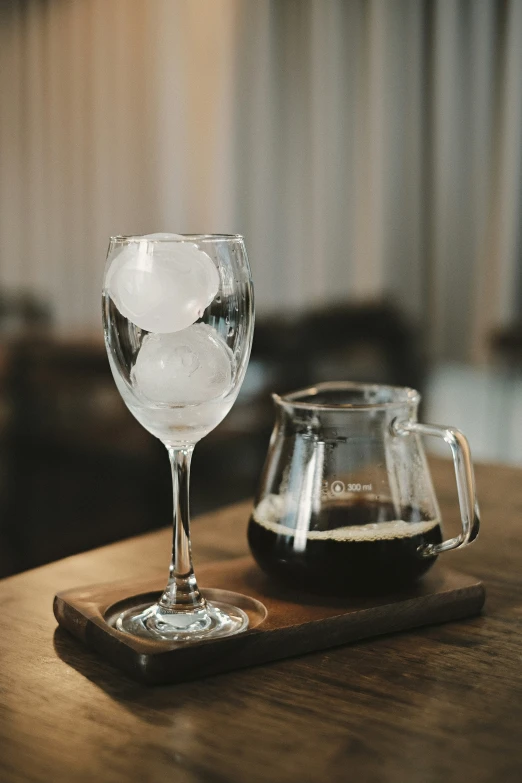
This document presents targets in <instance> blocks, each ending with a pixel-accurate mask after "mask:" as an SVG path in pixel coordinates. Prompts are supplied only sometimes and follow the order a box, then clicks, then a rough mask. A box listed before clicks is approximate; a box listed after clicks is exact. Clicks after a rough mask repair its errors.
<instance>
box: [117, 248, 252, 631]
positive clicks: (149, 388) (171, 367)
mask: <svg viewBox="0 0 522 783" xmlns="http://www.w3.org/2000/svg"><path fill="white" fill-rule="evenodd" d="M103 323H104V334H105V342H106V347H107V354H108V357H109V363H110V366H111V370H112V373H113V376H114V380H115V382H116V386H117V388H118V390H119V392H120V394H121V396H122V398H123V400H124V401H125V404H126V405H127V407H128V408H129V410H130V411H131V413H132V414H133V415H134V416H135V418H136V419H137V420H138V421H139V422H140V424H141V425H142V426H143V427H145V429H146V430H148V431H149V432H150V433H151V434H153V435H155V436H156V437H157V438H159V439H160V440H161V441H162V442H163V443H164V445H165V446H166V448H167V450H168V453H169V457H170V461H171V467H172V478H173V496H174V541H173V555H172V563H171V567H170V575H169V580H168V584H167V587H166V589H165V591H164V593H163V595H162V596H161V598H160V600H159V601H158V602H157V603H155V604H152V605H147V606H143V605H141V606H134V607H132V608H131V609H128V610H126V612H124V613H123V614H122V615H121V616H120V617H119V618H118V619H117V621H116V627H117V628H118V629H119V630H121V631H124V632H127V633H132V634H135V635H138V636H145V637H148V638H154V639H162V640H165V641H193V640H196V639H202V638H207V637H209V636H220V635H228V634H230V633H237V632H238V631H240V630H243V629H244V628H245V627H246V624H247V622H248V620H247V617H246V615H245V614H244V612H242V610H240V609H238V608H236V607H232V606H230V605H229V604H225V603H223V604H222V603H219V602H215V601H213V602H212V603H209V602H207V601H205V599H204V598H203V596H202V595H201V592H200V591H199V588H198V586H197V582H196V578H195V576H194V571H193V567H192V559H191V548H190V520H189V474H190V460H191V456H192V451H193V449H194V446H195V444H196V443H197V442H198V441H199V440H201V438H203V437H204V436H205V435H207V434H208V433H209V432H211V430H213V429H214V428H215V427H216V426H217V425H218V424H219V423H220V422H221V421H222V419H223V418H224V417H225V416H226V414H227V413H228V412H229V410H230V408H231V407H232V405H233V404H234V401H235V399H236V397H237V395H238V393H239V389H240V387H241V384H242V382H243V378H244V375H245V372H246V368H247V364H248V359H249V356H250V349H251V344H252V335H253V326H254V309H253V288H252V280H251V274H250V268H249V265H248V259H247V255H246V251H245V245H244V241H243V238H242V237H241V236H239V235H178V234H152V235H146V236H132V237H121V236H118V237H113V238H111V241H110V245H109V251H108V255H107V264H106V268H105V277H104V286H103Z"/></svg>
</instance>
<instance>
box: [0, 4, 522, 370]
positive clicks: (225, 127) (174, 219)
mask: <svg viewBox="0 0 522 783" xmlns="http://www.w3.org/2000/svg"><path fill="white" fill-rule="evenodd" d="M521 74H522V0H508V1H507V2H503V3H498V2H496V0H476V2H459V1H458V0H439V1H438V2H421V0H360V1H359V2H357V0H344V1H343V0H272V1H270V0H255V1H254V0H53V1H51V0H48V2H44V1H43V0H32V2H18V3H16V2H11V3H3V4H2V3H0V156H1V158H0V286H1V287H2V289H4V290H6V291H13V290H18V289H21V288H23V289H25V290H27V289H29V290H32V291H34V292H36V293H37V294H38V295H39V296H41V297H42V298H43V299H45V300H47V301H48V302H49V303H50V304H51V306H52V308H53V311H54V313H55V319H56V322H57V324H58V326H59V327H61V328H63V329H64V330H76V329H97V328H99V290H100V283H101V274H102V269H103V259H104V254H105V247H106V244H107V238H108V236H109V234H111V233H125V232H130V233H137V232H142V231H159V230H174V231H224V232H225V231H240V232H242V233H244V234H245V235H246V237H247V243H248V247H249V251H250V257H251V262H252V267H253V271H254V276H255V282H256V288H257V304H258V309H259V311H260V312H269V311H285V312H288V311H295V310H301V309H303V308H305V307H307V306H308V305H310V304H314V305H324V304H328V303H330V302H333V301H336V302H339V301H362V300H368V299H380V298H383V297H385V298H388V299H392V300H394V301H396V302H397V303H398V304H399V305H400V306H401V307H402V308H403V309H404V310H405V311H406V313H407V314H408V315H409V316H410V317H411V318H412V319H414V320H415V321H416V322H417V323H418V324H419V325H420V326H421V327H423V328H425V329H426V332H427V335H428V339H429V347H430V349H431V352H432V353H433V354H434V355H436V356H446V357H450V358H458V359H467V360H475V361H481V360H483V359H485V358H486V357H487V346H488V336H489V334H490V332H491V329H492V328H494V327H496V326H498V325H499V324H502V323H504V322H509V321H510V320H511V319H512V318H514V317H515V315H516V313H517V305H519V304H520V300H521V299H522V297H521V296H520V294H521V279H520V277H519V274H520V270H519V267H520V257H521V229H520V214H521V200H522V186H521V182H522V164H521V149H522V147H521V142H522V133H521V131H522V87H521Z"/></svg>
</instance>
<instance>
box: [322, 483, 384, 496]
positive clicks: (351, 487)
mask: <svg viewBox="0 0 522 783" xmlns="http://www.w3.org/2000/svg"><path fill="white" fill-rule="evenodd" d="M325 483H326V482H325ZM323 488H324V489H326V490H327V491H328V484H327V483H326V486H325V487H323ZM372 489H373V487H372V485H371V484H360V483H359V482H357V483H353V484H345V483H344V481H339V480H336V481H332V483H331V485H330V491H331V492H332V494H334V495H341V494H342V493H343V492H371V491H372Z"/></svg>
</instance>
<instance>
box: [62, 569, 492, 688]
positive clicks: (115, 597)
mask: <svg viewBox="0 0 522 783" xmlns="http://www.w3.org/2000/svg"><path fill="white" fill-rule="evenodd" d="M164 579H165V575H164V574H158V577H157V578H155V579H151V580H148V581H146V582H141V583H139V584H136V583H133V582H128V581H127V582H119V583H114V582H113V583H112V584H103V585H91V586H89V587H85V588H77V589H74V590H68V591H66V592H61V593H58V594H57V595H56V596H55V599H54V614H55V617H56V619H57V620H58V622H59V624H60V625H61V626H62V627H63V628H66V629H67V630H68V631H70V633H72V634H73V635H74V636H76V637H77V638H78V639H79V640H80V641H81V642H83V643H84V644H86V645H87V646H88V647H90V648H92V649H94V650H97V651H98V652H99V653H100V654H101V655H103V656H105V657H106V658H108V659H109V660H110V661H111V662H112V663H113V664H114V665H115V666H117V667H119V668H120V669H123V670H124V671H125V672H127V674H129V675H131V676H132V677H134V678H135V679H137V680H139V681H141V682H145V683H148V684H160V683H175V682H181V681H184V680H190V679H196V678H198V677H205V676H207V675H210V674H217V673H218V672H225V671H230V670H231V669H240V668H243V667H245V666H253V665H255V664H260V663H265V662H267V661H273V660H276V659H278V658H287V657H290V656H292V655H300V654H302V653H307V652H312V651H313V650H321V649H324V648H326V647H334V646H336V645H341V644H346V643H349V642H354V641H357V640H360V639H365V638H369V637H372V636H378V635H380V634H385V633H391V632H394V631H404V630H406V629H408V628H416V627H418V626H422V625H429V624H432V623H441V622H446V621H447V620H457V619H460V618H463V617H468V616H471V615H475V614H478V613H479V612H480V610H481V609H482V607H483V605H484V600H485V591H484V587H483V585H482V583H481V582H479V581H477V580H476V579H474V578H473V577H470V576H467V575H465V574H461V573H458V572H456V571H448V570H446V569H444V568H439V567H438V566H435V567H434V568H433V570H432V571H431V572H430V573H429V574H428V575H427V576H425V577H424V579H423V580H422V582H421V583H419V585H417V586H416V587H415V588H413V589H411V590H409V591H405V592H401V593H396V594H395V595H390V596H386V597H379V598H372V599H347V598H343V599H337V598H332V599H330V598H318V597H316V596H309V595H304V594H303V593H301V592H299V593H294V592H293V591H291V590H285V589H284V588H281V587H280V586H276V585H275V584H274V583H273V582H272V581H271V580H269V578H268V577H266V576H265V575H264V574H263V573H262V572H261V571H260V570H259V569H258V568H257V566H256V565H255V564H254V561H253V560H252V558H251V557H241V558H236V559H234V560H227V561H220V562H217V563H212V564H208V565H206V566H205V565H203V566H201V567H200V568H199V569H198V581H199V583H200V585H203V591H202V592H203V593H204V595H205V596H206V597H207V598H209V599H212V598H214V599H216V600H217V599H220V600H224V601H228V602H230V603H233V604H235V605H236V606H240V607H241V608H242V609H243V610H244V611H246V613H247V614H248V616H249V620H250V627H249V628H248V630H247V631H244V632H243V633H240V634H237V635H236V636H230V637H225V638H222V639H212V640H208V641H202V642H197V643H194V644H189V645H187V644H186V643H185V644H183V643H179V642H178V643H175V642H173V643H171V644H170V645H167V646H166V645H165V643H164V642H163V643H161V642H155V641H148V640H145V639H139V638H136V637H132V636H129V635H127V634H124V633H121V632H120V631H117V630H116V629H115V628H114V627H112V626H111V621H112V620H113V619H114V617H115V616H117V615H118V614H119V612H121V611H122V610H123V609H125V608H126V607H127V606H129V605H130V604H132V603H136V602H137V601H136V596H137V595H139V597H140V598H139V600H140V601H143V600H148V599H150V600H151V601H154V600H156V599H157V598H158V597H159V595H160V594H161V591H162V589H163V587H164V584H163V582H164ZM205 585H212V588H210V587H209V588H205Z"/></svg>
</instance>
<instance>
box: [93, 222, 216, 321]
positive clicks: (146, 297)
mask: <svg viewBox="0 0 522 783" xmlns="http://www.w3.org/2000/svg"><path fill="white" fill-rule="evenodd" d="M177 236H178V235H176V234H149V235H147V236H146V237H143V238H142V239H149V240H150V241H149V242H145V241H140V242H129V244H127V245H125V247H124V248H123V250H121V251H120V252H119V253H118V254H117V255H116V256H115V257H114V258H113V259H112V262H111V265H110V267H109V271H108V273H107V281H106V287H107V289H108V291H109V294H110V296H111V298H112V299H113V301H114V303H115V304H116V307H117V308H118V310H119V311H120V312H121V313H122V315H124V316H125V317H126V318H128V319H129V321H131V322H132V323H133V324H135V325H136V326H139V327H140V329H145V330H146V331H148V332H157V333H159V334H165V333H169V332H177V331H180V330H182V329H186V328H187V327H188V326H190V325H191V324H193V323H195V322H196V321H197V320H198V318H200V317H201V316H202V314H203V311H204V310H205V308H206V307H208V305H209V304H210V303H211V301H212V300H213V299H214V297H215V296H216V294H217V292H218V290H219V273H218V270H217V268H216V266H215V264H214V263H213V261H212V259H211V258H210V256H209V255H207V253H204V252H203V251H202V250H200V249H199V248H198V246H197V245H195V244H194V243H193V242H179V241H174V240H175V238H176V237H177ZM171 238H172V240H173V241H171V242H169V241H168V240H169V239H171ZM155 240H162V241H155Z"/></svg>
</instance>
